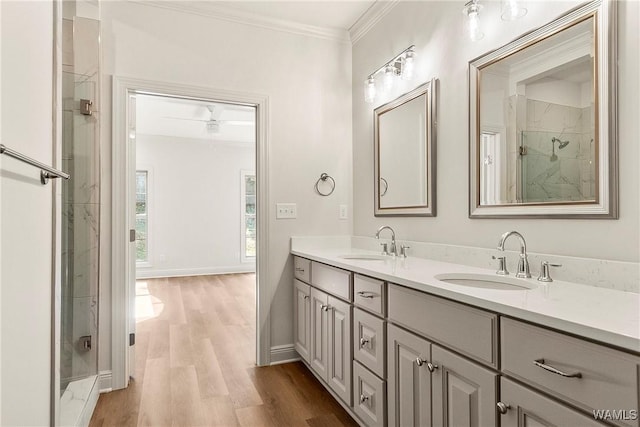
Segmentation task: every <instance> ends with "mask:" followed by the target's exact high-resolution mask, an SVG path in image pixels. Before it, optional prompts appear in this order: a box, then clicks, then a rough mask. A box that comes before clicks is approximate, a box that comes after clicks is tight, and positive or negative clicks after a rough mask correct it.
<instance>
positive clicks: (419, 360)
mask: <svg viewBox="0 0 640 427" xmlns="http://www.w3.org/2000/svg"><path fill="white" fill-rule="evenodd" d="M425 362H426V360H424V359H420V356H418V357H416V365H418V366H422V365H423V364H424V363H425Z"/></svg>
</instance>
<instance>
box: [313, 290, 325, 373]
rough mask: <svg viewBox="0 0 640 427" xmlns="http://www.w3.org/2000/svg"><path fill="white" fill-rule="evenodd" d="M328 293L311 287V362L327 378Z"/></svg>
mask: <svg viewBox="0 0 640 427" xmlns="http://www.w3.org/2000/svg"><path fill="white" fill-rule="evenodd" d="M327 305H328V302H327V294H325V293H324V292H322V291H319V290H317V289H315V288H311V347H310V349H309V350H310V357H309V359H310V360H309V363H310V364H311V367H312V368H313V370H314V371H316V373H317V374H318V375H319V376H320V377H322V378H323V379H324V380H326V379H327V371H328V367H327V357H328V353H329V349H328V347H327V339H328V336H329V334H328V328H329V312H328V310H327Z"/></svg>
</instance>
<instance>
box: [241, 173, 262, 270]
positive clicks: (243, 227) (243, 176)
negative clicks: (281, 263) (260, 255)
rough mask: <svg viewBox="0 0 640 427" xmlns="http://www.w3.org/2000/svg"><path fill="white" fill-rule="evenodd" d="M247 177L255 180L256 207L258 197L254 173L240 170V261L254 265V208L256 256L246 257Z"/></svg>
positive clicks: (256, 225) (256, 228) (256, 223)
mask: <svg viewBox="0 0 640 427" xmlns="http://www.w3.org/2000/svg"><path fill="white" fill-rule="evenodd" d="M248 176H253V177H254V179H256V194H255V195H254V197H255V198H256V205H257V201H258V199H257V197H258V194H257V192H258V186H257V177H256V172H255V171H253V170H241V171H240V260H241V262H242V263H254V262H255V261H256V255H257V251H258V222H257V218H258V210H257V206H256V213H255V214H253V217H254V218H255V230H256V237H255V240H256V255H254V256H247V228H246V221H247V207H246V205H247V203H246V201H247V194H246V178H247V177H248Z"/></svg>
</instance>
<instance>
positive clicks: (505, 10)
mask: <svg viewBox="0 0 640 427" xmlns="http://www.w3.org/2000/svg"><path fill="white" fill-rule="evenodd" d="M526 14H527V8H526V7H524V5H523V2H522V0H520V1H519V0H502V15H501V16H502V20H503V21H513V20H515V19H518V18H522V17H523V16H524V15H526Z"/></svg>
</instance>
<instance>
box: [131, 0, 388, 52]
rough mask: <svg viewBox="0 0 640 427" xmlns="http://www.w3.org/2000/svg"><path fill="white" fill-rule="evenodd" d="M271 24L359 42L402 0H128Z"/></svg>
mask: <svg viewBox="0 0 640 427" xmlns="http://www.w3.org/2000/svg"><path fill="white" fill-rule="evenodd" d="M127 1H130V2H134V3H139V4H142V5H145V6H153V7H160V8H164V9H171V10H177V11H180V12H186V13H193V14H196V15H202V16H210V17H213V18H216V19H222V20H227V21H231V22H236V23H241V24H246V25H253V26H258V27H263V28H270V29H273V30H277V31H285V32H290V33H294V34H302V35H307V36H312V37H319V38H324V39H331V40H337V41H341V42H347V43H355V42H356V41H357V40H359V39H360V38H361V37H362V36H363V35H364V34H365V33H366V32H367V31H368V30H369V29H370V28H371V26H372V25H373V24H374V23H375V22H377V21H378V20H379V19H380V18H381V17H382V16H384V15H385V14H386V13H387V12H388V11H389V10H391V9H392V8H393V7H394V6H395V4H396V3H398V2H399V1H400V0H285V1H280V0H258V1H256V0H248V1H245V0H230V1H229V0H226V1H225V0H222V1H217V0H127Z"/></svg>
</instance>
